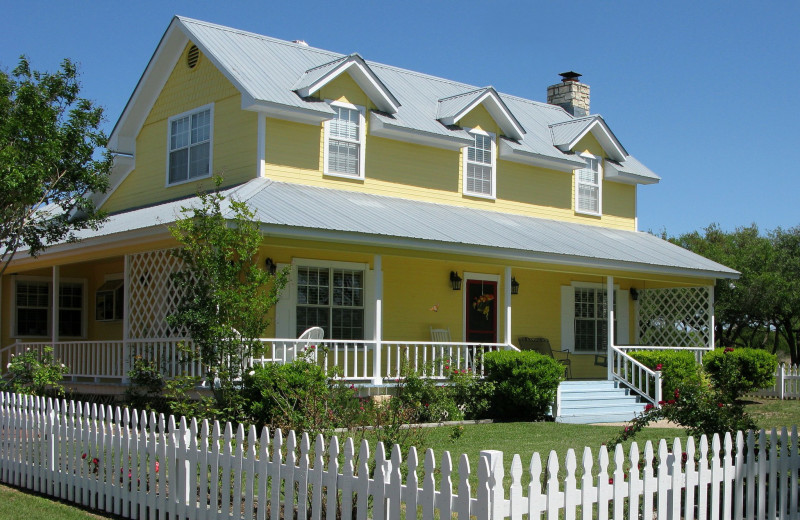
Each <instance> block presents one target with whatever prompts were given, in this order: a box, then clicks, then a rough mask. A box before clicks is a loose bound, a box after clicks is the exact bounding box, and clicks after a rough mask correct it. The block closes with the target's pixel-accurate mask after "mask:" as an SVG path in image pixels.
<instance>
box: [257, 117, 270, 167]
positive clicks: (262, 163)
mask: <svg viewBox="0 0 800 520" xmlns="http://www.w3.org/2000/svg"><path fill="white" fill-rule="evenodd" d="M256 115H257V116H258V130H257V132H256V139H258V142H256V168H257V171H256V176H257V177H266V158H267V114H266V113H264V112H257V113H256Z"/></svg>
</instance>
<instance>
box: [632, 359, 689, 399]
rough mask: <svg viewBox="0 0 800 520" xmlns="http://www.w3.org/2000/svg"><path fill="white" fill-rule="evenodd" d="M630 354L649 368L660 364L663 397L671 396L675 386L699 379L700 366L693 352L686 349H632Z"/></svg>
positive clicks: (679, 386) (654, 367)
mask: <svg viewBox="0 0 800 520" xmlns="http://www.w3.org/2000/svg"><path fill="white" fill-rule="evenodd" d="M629 354H630V356H631V357H632V358H633V359H635V360H636V361H638V362H639V363H641V364H643V365H644V366H646V367H647V368H649V369H651V370H656V367H658V365H661V388H662V392H663V396H664V399H669V398H671V397H670V396H672V395H674V394H675V389H676V388H681V387H682V386H685V385H686V383H696V382H698V381H699V380H700V367H699V366H698V364H697V362H696V361H695V357H694V353H693V352H690V351H688V350H634V351H633V352H629Z"/></svg>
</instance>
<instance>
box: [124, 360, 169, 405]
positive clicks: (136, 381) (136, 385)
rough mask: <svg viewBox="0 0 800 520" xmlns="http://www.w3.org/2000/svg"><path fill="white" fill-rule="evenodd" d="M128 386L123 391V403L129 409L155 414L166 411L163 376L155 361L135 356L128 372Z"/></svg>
mask: <svg viewBox="0 0 800 520" xmlns="http://www.w3.org/2000/svg"><path fill="white" fill-rule="evenodd" d="M128 380H129V381H130V384H129V385H128V387H127V388H126V389H125V401H126V402H127V403H128V405H129V406H130V407H131V408H136V409H138V410H148V411H155V412H164V411H167V408H166V405H165V402H164V399H163V398H162V395H161V393H162V391H163V390H164V376H163V375H162V374H161V370H160V369H159V368H158V365H157V364H156V362H155V361H151V360H149V359H146V358H143V357H142V356H136V357H134V358H133V363H132V365H131V369H130V370H129V371H128Z"/></svg>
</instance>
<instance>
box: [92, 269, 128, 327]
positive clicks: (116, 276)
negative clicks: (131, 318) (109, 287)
mask: <svg viewBox="0 0 800 520" xmlns="http://www.w3.org/2000/svg"><path fill="white" fill-rule="evenodd" d="M118 280H119V281H122V291H123V297H122V302H120V305H122V318H106V319H102V320H98V319H97V292H98V289H99V288H100V287H101V286H102V285H104V284H105V283H106V282H116V281H118ZM126 293H127V290H126V288H125V274H124V273H112V274H107V275H105V276H103V283H102V284H100V285H98V286H97V288H95V290H94V301H93V302H92V303H93V304H94V305H93V307H92V308H93V309H94V315H93V316H94V320H95V321H96V322H102V323H109V322H114V321H116V322H121V321H123V320H124V319H125V296H124V295H125V294H126Z"/></svg>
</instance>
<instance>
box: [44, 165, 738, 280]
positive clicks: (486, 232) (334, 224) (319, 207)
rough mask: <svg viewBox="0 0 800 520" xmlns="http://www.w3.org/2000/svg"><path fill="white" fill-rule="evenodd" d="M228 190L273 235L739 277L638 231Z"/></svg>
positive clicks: (114, 234)
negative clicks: (246, 206)
mask: <svg viewBox="0 0 800 520" xmlns="http://www.w3.org/2000/svg"><path fill="white" fill-rule="evenodd" d="M227 193H229V194H231V195H233V197H234V198H236V199H238V200H243V201H246V202H247V203H248V204H249V205H250V206H251V207H252V208H253V209H255V210H256V211H257V216H258V218H259V220H260V221H261V222H262V224H263V229H264V231H265V233H267V234H269V235H273V236H286V237H298V238H313V239H320V240H336V241H338V242H344V243H357V244H372V245H377V246H389V247H403V248H407V249H417V250H428V251H440V252H445V253H459V254H471V255H477V256H489V257H493V258H500V259H503V258H504V259H508V260H516V261H533V262H549V263H555V264H563V265H573V266H574V265H581V266H587V267H598V268H604V269H624V270H631V271H636V272H642V273H659V274H675V275H680V276H689V277H703V278H737V277H738V272H736V271H734V270H733V269H730V268H728V267H725V266H724V265H721V264H718V263H716V262H712V261H711V260H708V259H706V258H703V257H701V256H699V255H696V254H694V253H692V252H690V251H687V250H685V249H682V248H680V247H678V246H676V245H674V244H671V243H669V242H666V241H664V240H662V239H660V238H658V237H655V236H653V235H651V234H649V233H643V232H636V231H623V230H617V229H608V228H603V227H599V226H591V225H584V224H575V223H570V222H562V221H556V220H548V219H540V218H534V217H526V216H521V215H514V214H508V213H500V212H496V211H485V210H476V209H471V208H463V207H458V206H451V205H445V204H434V203H429V202H421V201H414V200H408V199H401V198H395V197H386V196H381V195H372V194H366V193H360V192H354V191H345V190H336V189H330V188H319V187H314V186H305V185H299V184H290V183H284V182H275V181H270V180H268V179H253V180H251V181H249V182H247V183H245V184H243V185H240V186H238V187H236V188H233V189H230V190H227ZM196 202H197V199H196V198H190V199H185V200H181V201H173V202H168V203H164V204H160V205H157V206H152V207H148V208H142V209H137V210H133V211H130V212H126V213H120V214H117V215H112V216H111V217H110V218H109V220H108V222H107V223H106V224H105V225H104V226H103V227H102V228H101V229H100V230H99V231H92V232H87V233H85V235H84V237H82V238H84V239H85V240H84V241H82V242H81V243H77V244H61V245H57V246H54V247H53V248H51V249H49V250H48V253H49V254H55V253H58V252H59V251H64V250H66V249H72V248H81V247H87V246H90V245H92V244H91V243H93V242H95V241H97V242H99V243H102V244H104V245H107V246H109V245H111V243H113V242H116V241H117V240H119V241H123V240H130V239H131V237H133V236H138V237H142V236H143V235H146V234H148V233H153V232H156V230H158V231H162V232H163V230H164V229H165V226H166V225H169V224H170V223H171V222H174V221H175V219H176V218H177V216H179V210H180V208H181V207H182V206H189V205H192V204H194V203H196ZM115 239H117V240H115ZM48 253H46V254H48Z"/></svg>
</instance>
